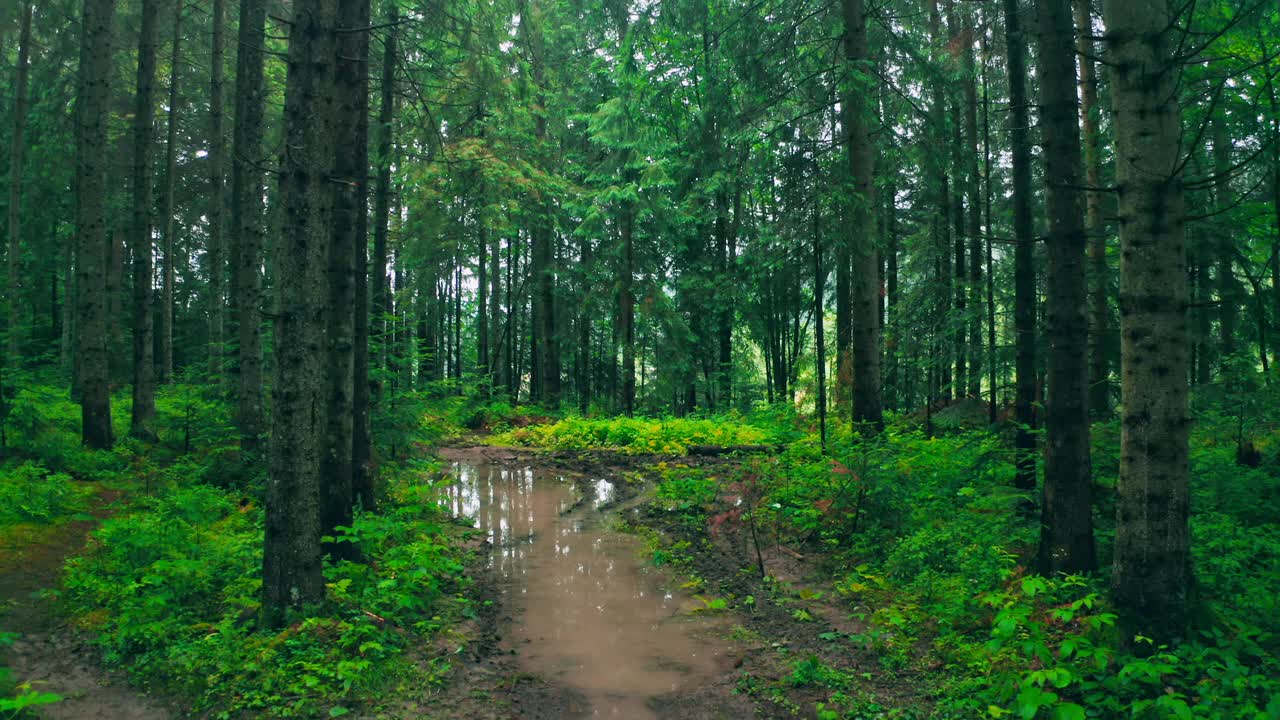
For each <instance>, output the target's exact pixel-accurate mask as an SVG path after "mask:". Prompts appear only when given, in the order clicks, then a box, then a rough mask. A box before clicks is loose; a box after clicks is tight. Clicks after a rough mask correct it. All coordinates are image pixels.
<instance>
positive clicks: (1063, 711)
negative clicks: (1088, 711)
mask: <svg viewBox="0 0 1280 720" xmlns="http://www.w3.org/2000/svg"><path fill="white" fill-rule="evenodd" d="M1084 718H1085V714H1084V708H1083V707H1081V706H1079V705H1077V704H1075V703H1062V704H1061V705H1058V706H1057V707H1055V708H1054V709H1053V720H1084Z"/></svg>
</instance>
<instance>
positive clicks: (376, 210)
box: [370, 3, 400, 401]
mask: <svg viewBox="0 0 1280 720" xmlns="http://www.w3.org/2000/svg"><path fill="white" fill-rule="evenodd" d="M399 20H400V16H399V13H398V9H397V6H396V4H395V3H391V4H390V8H389V10H388V15H387V24H388V25H389V27H388V28H387V36H386V38H385V40H384V41H383V49H382V87H381V93H380V100H381V102H380V104H379V106H378V149H377V162H378V177H377V181H376V183H375V185H374V191H373V222H374V225H373V267H372V268H371V270H370V274H371V275H372V276H373V313H374V322H373V330H372V333H371V334H372V335H373V336H374V337H375V338H376V341H375V347H376V350H375V352H376V354H377V361H378V367H379V368H381V369H384V370H385V369H387V368H388V367H389V363H388V348H389V346H390V344H391V341H390V338H391V334H390V333H391V330H390V328H389V327H388V325H387V323H388V321H389V320H390V318H391V317H392V314H391V292H390V289H389V288H388V282H387V280H388V279H387V225H388V223H389V222H390V219H391V218H390V208H391V160H392V154H393V152H394V147H395V146H394V142H395V110H396V60H397V57H398V52H399V51H398V49H397V40H398V37H397V36H398V30H397V27H396V23H398V22H399ZM374 385H375V387H374V389H373V395H374V398H375V401H376V400H377V399H378V398H380V397H381V394H382V383H381V381H377V380H375V381H374Z"/></svg>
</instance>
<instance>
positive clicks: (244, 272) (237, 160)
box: [231, 0, 267, 453]
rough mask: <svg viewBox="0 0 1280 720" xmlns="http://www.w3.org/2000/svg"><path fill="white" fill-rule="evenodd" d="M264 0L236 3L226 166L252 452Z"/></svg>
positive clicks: (258, 348)
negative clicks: (233, 107)
mask: <svg viewBox="0 0 1280 720" xmlns="http://www.w3.org/2000/svg"><path fill="white" fill-rule="evenodd" d="M266 18H267V3H266V0H242V1H241V3H240V31H239V43H238V44H239V51H238V52H237V54H236V115H235V121H234V128H233V133H234V137H233V140H234V143H233V147H234V148H235V155H234V156H233V162H232V169H231V197H232V202H231V212H232V219H231V226H232V228H233V232H234V235H233V237H232V255H233V258H232V262H233V263H234V267H235V274H234V279H233V281H234V283H235V291H234V292H233V293H232V295H231V296H232V302H233V307H234V309H235V313H236V327H237V334H238V340H239V343H238V344H239V366H240V372H239V375H238V388H237V391H236V397H237V404H236V425H237V427H238V428H239V429H240V448H241V449H242V450H244V451H246V452H249V453H257V451H258V449H259V447H260V444H261V442H262V436H263V433H265V432H266V423H265V422H264V418H263V413H264V412H265V408H264V405H263V397H262V270H261V267H262V259H263V258H262V255H263V219H264V218H263V206H262V193H263V182H262V171H261V170H260V169H259V164H260V163H261V162H262V157H263V151H262V136H263V122H262V119H263V112H264V107H265V103H266V92H265V90H264V87H263V85H264V82H263V59H264V51H265V50H266V46H265V43H266V38H265V29H266V28H265V25H266Z"/></svg>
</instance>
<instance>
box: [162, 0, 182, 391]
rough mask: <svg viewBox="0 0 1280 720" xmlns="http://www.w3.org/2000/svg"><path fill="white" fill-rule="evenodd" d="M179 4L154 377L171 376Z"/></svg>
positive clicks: (176, 7)
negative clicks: (156, 363)
mask: <svg viewBox="0 0 1280 720" xmlns="http://www.w3.org/2000/svg"><path fill="white" fill-rule="evenodd" d="M181 53H182V5H181V3H175V4H174V8H173V48H172V51H171V53H170V55H169V120H168V130H167V132H168V136H167V139H166V142H165V160H164V211H163V220H164V235H163V240H164V266H163V268H161V273H160V275H161V278H160V363H159V367H158V368H157V373H156V375H157V377H158V379H159V380H160V381H161V382H170V381H172V380H173V286H174V280H175V277H174V275H175V272H176V269H177V264H178V263H177V258H176V257H175V256H174V253H175V252H176V251H177V246H178V243H177V239H176V237H175V235H176V234H177V232H178V219H177V217H176V216H175V213H176V212H177V206H176V204H175V198H174V195H175V193H176V191H177V186H178V178H177V174H178V68H179V67H181V65H182V54H181Z"/></svg>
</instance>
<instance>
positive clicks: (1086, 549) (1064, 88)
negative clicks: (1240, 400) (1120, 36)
mask: <svg viewBox="0 0 1280 720" xmlns="http://www.w3.org/2000/svg"><path fill="white" fill-rule="evenodd" d="M1036 15H1037V16H1038V26H1039V33H1038V39H1039V42H1038V49H1039V55H1038V58H1039V61H1038V63H1037V70H1038V72H1037V75H1038V76H1039V80H1040V127H1041V132H1042V138H1043V147H1044V155H1043V157H1044V178H1045V185H1046V189H1045V210H1046V214H1047V215H1048V228H1049V238H1048V250H1049V265H1048V279H1049V288H1048V323H1047V325H1048V334H1049V357H1048V407H1047V412H1046V413H1045V429H1046V431H1047V433H1046V438H1045V465H1044V504H1043V506H1042V508H1041V510H1042V514H1041V524H1040V568H1041V570H1042V571H1043V572H1044V573H1045V574H1047V575H1051V574H1055V573H1071V574H1080V573H1087V572H1092V571H1093V570H1095V569H1096V567H1097V553H1096V551H1095V550H1094V542H1093V477H1092V472H1091V468H1090V464H1089V461H1090V458H1089V403H1088V391H1089V356H1088V347H1089V324H1088V319H1087V318H1086V316H1085V308H1086V300H1087V294H1088V293H1087V286H1088V278H1087V275H1086V272H1085V245H1086V242H1087V240H1086V236H1085V227H1084V207H1083V199H1084V198H1083V197H1081V191H1080V189H1079V188H1080V186H1081V179H1080V169H1081V167H1082V164H1081V157H1080V128H1079V125H1078V124H1077V118H1078V117H1079V105H1078V102H1077V99H1076V82H1075V76H1076V65H1075V61H1076V57H1075V50H1076V45H1075V24H1074V21H1073V19H1072V13H1071V0H1036Z"/></svg>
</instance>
